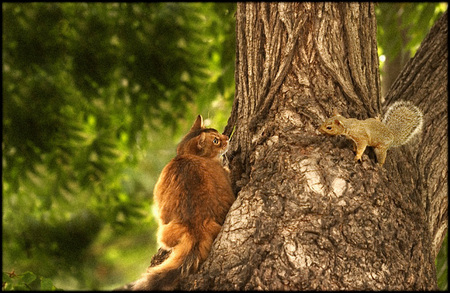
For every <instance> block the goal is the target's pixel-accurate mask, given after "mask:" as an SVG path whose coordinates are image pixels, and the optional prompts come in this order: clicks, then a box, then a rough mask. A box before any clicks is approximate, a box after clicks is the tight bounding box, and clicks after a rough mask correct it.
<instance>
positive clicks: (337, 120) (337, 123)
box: [334, 119, 342, 125]
mask: <svg viewBox="0 0 450 293" xmlns="http://www.w3.org/2000/svg"><path fill="white" fill-rule="evenodd" d="M334 124H336V125H342V122H341V120H339V119H334Z"/></svg>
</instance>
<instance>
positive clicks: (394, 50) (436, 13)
mask: <svg viewBox="0 0 450 293" xmlns="http://www.w3.org/2000/svg"><path fill="white" fill-rule="evenodd" d="M445 10H447V3H442V2H441V3H439V2H423V3H416V2H414V3H407V2H399V3H392V2H384V3H383V2H381V3H378V4H377V6H376V10H375V12H376V16H377V42H378V48H379V55H385V56H388V57H389V58H390V59H394V58H396V57H397V56H398V55H403V53H404V52H409V54H408V56H409V57H412V56H414V54H415V53H416V51H417V49H418V48H419V46H420V44H421V43H422V41H423V38H424V37H425V36H426V34H427V33H428V32H429V31H430V29H431V27H432V26H433V24H434V22H435V21H436V20H437V19H438V18H439V17H440V16H441V15H442V14H443V13H444V12H445ZM408 59H409V58H408ZM406 61H407V60H403V63H402V64H404V63H405V62H406Z"/></svg>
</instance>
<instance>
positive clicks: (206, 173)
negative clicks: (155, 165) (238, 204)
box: [154, 154, 234, 222]
mask: <svg viewBox="0 0 450 293" xmlns="http://www.w3.org/2000/svg"><path fill="white" fill-rule="evenodd" d="M154 196H155V201H156V202H157V204H158V205H159V209H160V216H161V219H162V220H163V222H169V221H171V220H173V219H175V218H179V219H180V220H182V221H189V219H191V218H193V217H194V215H202V217H212V218H214V219H215V220H216V221H218V222H222V221H223V220H224V218H225V215H226V213H227V211H228V209H229V208H230V206H231V204H232V203H233V201H234V194H233V192H232V189H231V185H230V179H229V177H228V173H227V172H226V171H225V169H224V168H223V167H222V166H221V164H220V162H219V161H218V160H213V159H210V158H204V157H200V156H196V155H191V154H183V155H177V156H176V157H175V158H173V159H172V160H171V161H170V162H169V163H168V164H167V165H166V167H164V169H163V171H162V172H161V176H160V178H159V180H158V182H157V184H156V186H155V191H154Z"/></svg>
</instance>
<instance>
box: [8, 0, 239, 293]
mask: <svg viewBox="0 0 450 293" xmlns="http://www.w3.org/2000/svg"><path fill="white" fill-rule="evenodd" d="M234 10H235V4H233V3H231V4H229V3H227V4H222V3H133V4H129V3H26V4H25V3H4V4H3V5H2V14H3V15H2V16H3V17H2V19H3V35H2V39H3V56H2V57H3V143H2V153H3V157H2V167H3V172H2V179H3V185H2V191H3V211H4V213H3V243H2V245H3V261H4V262H3V268H4V270H9V271H11V270H12V269H16V270H17V271H19V270H20V271H27V270H28V271H32V272H35V273H36V274H38V275H42V276H47V277H50V278H51V279H52V280H53V281H54V282H55V283H58V282H61V284H62V286H64V288H65V289H70V288H74V289H75V288H76V289H81V288H84V289H86V288H89V289H100V288H104V287H107V286H110V288H114V287H111V286H113V285H114V284H115V286H119V285H121V284H124V283H126V282H129V281H131V280H133V279H135V278H137V277H138V276H139V275H140V273H141V272H143V271H145V267H146V266H147V265H148V263H149V259H143V258H142V255H148V256H149V257H150V256H151V253H152V251H153V250H155V247H153V246H154V244H155V237H154V230H155V228H156V223H155V221H154V219H153V216H152V214H151V204H152V189H153V185H154V183H155V181H156V180H157V178H158V175H159V172H160V171H161V169H162V167H163V166H164V165H165V164H166V163H167V162H168V161H169V160H170V158H171V157H172V156H173V155H174V151H175V145H176V143H177V141H178V140H179V139H180V137H181V135H182V134H183V133H184V132H185V131H186V130H187V129H188V127H189V126H190V125H191V123H192V121H193V120H191V118H192V117H194V116H195V115H196V114H198V113H202V114H204V115H205V113H209V112H211V114H215V112H220V111H227V110H228V111H229V109H230V107H231V102H232V97H233V94H234V80H233V77H234V75H233V74H234V70H233V69H234V19H233V17H234ZM221 115H222V116H221ZM221 115H218V116H217V117H216V115H211V116H210V117H211V118H213V119H214V121H215V122H219V123H221V124H223V125H222V126H224V121H225V122H226V120H224V119H223V118H221V117H223V116H225V117H227V115H226V114H221ZM207 116H209V115H207ZM214 126H216V125H214ZM152 244H153V246H152ZM144 251H145V252H144ZM118 263H120V264H121V265H120V266H118V265H117V264H118ZM139 266H141V267H139ZM118 267H120V268H118Z"/></svg>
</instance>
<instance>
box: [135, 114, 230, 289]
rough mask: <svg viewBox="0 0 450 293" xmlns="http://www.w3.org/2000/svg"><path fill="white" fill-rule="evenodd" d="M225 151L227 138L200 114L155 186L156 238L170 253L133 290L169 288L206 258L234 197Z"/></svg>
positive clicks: (151, 268) (148, 270)
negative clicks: (223, 160)
mask: <svg viewBox="0 0 450 293" xmlns="http://www.w3.org/2000/svg"><path fill="white" fill-rule="evenodd" d="M227 149H228V137H227V136H226V135H222V134H220V133H219V132H217V130H215V129H212V128H205V127H204V126H203V119H202V117H201V115H198V116H197V119H196V120H195V122H194V124H193V126H192V128H191V129H190V131H189V132H188V133H187V134H186V135H185V137H184V138H183V140H182V141H181V142H180V144H179V145H178V147H177V155H176V157H175V158H173V159H172V160H171V161H170V162H169V163H168V164H167V165H166V166H165V167H164V169H163V170H162V172H161V175H160V177H159V179H158V182H157V183H156V185H155V189H154V199H155V203H156V205H157V207H158V213H159V229H158V241H159V243H160V245H161V247H162V248H164V249H166V250H170V251H171V253H170V255H169V257H168V258H167V259H166V260H165V261H164V262H163V263H161V264H160V265H157V266H154V267H149V268H148V269H147V273H146V274H144V275H143V277H142V278H141V279H139V280H138V281H136V283H135V284H134V286H133V290H173V289H175V288H176V286H177V285H178V283H179V279H180V277H185V276H186V275H188V274H190V273H193V272H196V271H197V270H198V268H199V265H200V264H201V263H202V262H203V261H204V260H205V259H206V257H207V256H208V254H209V251H210V249H211V246H212V243H213V241H214V239H215V238H216V236H217V234H218V233H219V231H220V229H221V227H222V224H223V222H224V220H225V216H226V214H227V212H228V210H229V208H230V206H231V204H232V203H233V201H234V194H233V192H232V189H231V184H230V179H229V174H228V171H227V170H226V169H224V168H223V167H222V164H221V162H220V156H221V155H222V154H224V153H225V152H226V151H227Z"/></svg>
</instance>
